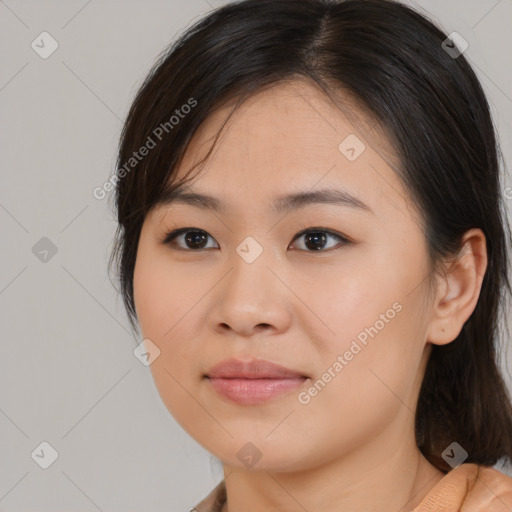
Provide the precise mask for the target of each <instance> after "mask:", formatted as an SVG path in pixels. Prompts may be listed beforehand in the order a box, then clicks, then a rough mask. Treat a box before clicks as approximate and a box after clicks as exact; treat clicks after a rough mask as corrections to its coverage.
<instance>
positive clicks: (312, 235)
mask: <svg viewBox="0 0 512 512" xmlns="http://www.w3.org/2000/svg"><path fill="white" fill-rule="evenodd" d="M319 239H320V240H321V241H322V247H323V244H324V243H325V240H326V236H325V235H324V234H322V233H308V234H307V235H306V247H307V248H308V249H317V250H318V249H321V248H322V247H318V246H317V245H313V246H312V247H310V245H309V243H308V242H309V241H311V240H314V241H315V242H318V240H319Z"/></svg>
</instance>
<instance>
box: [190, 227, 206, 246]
mask: <svg viewBox="0 0 512 512" xmlns="http://www.w3.org/2000/svg"><path fill="white" fill-rule="evenodd" d="M191 233H192V234H191ZM201 239H202V242H205V241H206V236H205V233H201V232H200V231H189V232H188V233H187V234H186V236H185V240H186V241H187V243H189V242H190V243H191V244H192V245H193V246H195V247H197V245H196V243H197V242H199V244H200V246H201V248H202V247H203V245H204V243H203V244H201V243H200V242H201Z"/></svg>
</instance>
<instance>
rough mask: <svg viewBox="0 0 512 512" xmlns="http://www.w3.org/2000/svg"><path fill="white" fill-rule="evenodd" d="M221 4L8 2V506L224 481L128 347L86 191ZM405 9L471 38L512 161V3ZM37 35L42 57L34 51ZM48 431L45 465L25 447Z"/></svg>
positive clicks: (197, 495) (132, 498)
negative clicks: (45, 38)
mask: <svg viewBox="0 0 512 512" xmlns="http://www.w3.org/2000/svg"><path fill="white" fill-rule="evenodd" d="M221 3H226V2H221V1H217V2H215V1H214V0H210V2H209V3H208V2H207V1H206V0H173V1H162V0H160V1H158V0H151V1H146V2H142V1H133V0H132V1H123V2H122V1H120V0H108V1H99V0H89V1H85V0H73V1H67V2H64V1H56V0H53V1H46V2H42V1H40V0H39V1H35V0H33V1H28V0H27V1H25V0H24V1H22V0H5V1H2V0H0V43H1V48H2V51H1V59H2V60H1V66H0V119H1V125H0V130H1V132H0V144H1V146H0V149H1V156H0V158H1V160H0V161H1V164H0V165H1V171H0V172H1V183H2V187H1V189H0V232H1V252H0V254H1V265H0V315H1V316H0V318H1V325H2V355H3V357H2V358H1V360H0V438H1V445H2V450H1V458H2V461H1V464H0V510H1V511H4V512H7V511H9V512H15V511H16V512H17V511H27V510H31V511H34V512H35V511H37V512H43V511H52V512H56V511H62V510H73V511H76V512H82V511H84V512H85V511H95V510H101V511H104V512H107V511H129V510H131V511H142V510H144V511H155V512H156V511H171V510H172V511H175V510H184V511H185V510H188V508H189V507H192V506H193V505H195V504H196V503H197V502H198V501H200V500H201V499H202V498H203V497H204V496H205V495H206V494H207V493H208V492H210V490H211V489H212V488H213V486H214V485H215V484H216V483H217V482H218V481H219V480H220V479H221V478H222V473H221V469H220V464H219V463H218V461H213V462H212V461H211V457H210V455H209V454H208V453H207V452H206V451H205V450H204V449H203V448H202V447H201V446H199V445H198V444H197V443H196V442H195V441H193V440H192V439H191V438H189V437H188V435H187V434H186V433H185V431H184V430H183V429H182V428H181V427H180V426H179V425H177V423H176V422H175V421H174V420H173V418H172V417H171V415H170V414H169V413H168V411H167V409H166V408H165V406H164V405H163V404H162V402H161V401H160V398H159V396H158V393H157V391H156V388H155V386H154V384H153V381H152V378H151V374H150V370H149V368H148V367H146V366H144V365H142V364H141V363H140V362H139V361H138V360H137V359H136V358H135V357H134V354H133V350H134V348H135V347H136V345H137V344H138V343H139V342H140V341H141V340H136V339H134V337H133V336H132V335H131V333H130V330H129V327H128V321H127V319H126V316H125V312H124V310H123V307H122V303H121V300H120V297H118V296H117V295H116V292H115V290H114V288H113V286H112V284H111V283H110V281H109V279H108V275H107V259H108V255H109V251H110V249H111V241H112V237H113V234H114V230H115V226H116V224H115V221H114V218H113V215H112V212H111V211H110V210H109V207H108V204H107V200H106V199H104V200H101V201H100V200H97V199H95V198H94V197H93V195H92V190H93V189H94V188H95V187H96V186H101V185H102V184H103V183H104V181H105V180H106V179H107V178H108V176H109V175H110V174H111V173H112V172H113V171H114V169H115V158H116V147H117V141H118V137H119V134H120V129H121V125H122V120H123V119H124V116H125V115H126V113H127V111H128V108H129V106H130V102H131V100H132V99H133V96H134V94H135V92H136V90H137V88H138V86H139V85H140V84H141V82H142V80H143V78H144V76H145V75H146V73H147V72H148V71H149V69H150V67H151V65H152V64H153V62H154V60H155V59H156V57H157V55H158V54H159V53H160V52H161V51H162V50H163V49H164V48H165V47H166V46H167V45H168V44H169V43H170V42H171V40H173V39H174V38H175V37H176V35H177V34H178V33H180V32H181V31H182V30H184V29H185V28H186V27H187V26H189V25H190V24H191V23H192V22H193V21H194V20H196V19H197V18H198V17H200V16H202V15H204V14H205V13H206V12H207V11H209V10H211V9H212V7H215V6H219V5H221ZM409 3H411V4H413V5H415V6H416V7H418V8H419V9H420V11H422V12H424V13H426V14H429V15H430V16H431V18H432V19H433V20H434V21H437V22H438V23H439V24H441V26H442V27H443V28H444V30H445V31H446V32H447V33H450V32H452V31H457V32H459V33H460V34H461V35H462V36H463V37H464V38H465V39H466V40H467V41H468V43H469V48H468V50H467V51H466V52H465V55H466V56H467V57H468V58H469V60H470V62H471V63H472V65H473V67H474V69H475V71H476V72H477V74H478V76H479V77H480V79H481V81H482V84H483V86H484V89H485V91H486V93H487V94H488V97H489V99H490V102H491V104H492V110H493V115H494V116H495V120H496V123H497V126H498V130H499V133H500V136H501V141H502V147H503V153H504V157H505V159H506V161H507V162H510V161H511V145H510V141H511V140H512V137H511V129H512V128H511V119H512V115H511V113H512V99H511V97H512V76H511V60H512V59H511V54H512V52H511V51H510V50H511V48H512V30H511V29H512V26H511V25H512V2H511V1H510V0H500V1H497V0H478V1H476V0H473V1H463V0H457V1H450V2H447V1H445V0H424V1H415V2H409ZM43 31H47V32H49V33H50V34H51V35H52V37H53V38H54V39H55V40H56V41H57V42H58V45H59V46H58V49H57V50H56V51H55V52H54V53H53V54H52V55H51V56H50V57H49V58H47V59H43V58H41V57H40V56H39V55H38V54H37V53H36V52H35V51H34V50H33V49H32V47H31V43H32V41H33V40H35V39H36V37H37V36H38V35H39V34H40V33H41V32H43ZM505 185H506V186H511V185H512V181H511V178H510V175H508V176H507V178H506V183H505ZM511 206H512V199H509V200H508V208H509V209H510V208H511ZM43 237H47V238H48V239H50V240H51V242H52V243H53V244H54V246H55V247H56V249H57V252H56V254H54V255H52V253H51V251H50V252H49V253H48V255H47V256H46V260H47V261H45V262H43V261H41V260H40V259H39V258H41V257H43V253H40V255H39V257H36V254H34V252H33V247H34V246H35V245H36V244H37V243H38V242H39V241H40V239H41V238H43ZM45 243H48V242H47V241H46V242H45V241H43V242H39V244H43V245H42V246H41V247H42V248H43V249H44V248H45V246H44V244H45ZM41 247H40V246H39V245H38V246H36V248H39V249H40V250H42V249H41ZM36 252H37V251H36ZM511 359H512V351H511V350H510V347H509V352H508V361H509V363H510V361H511ZM506 378H507V382H508V385H509V386H511V387H512V384H511V378H510V364H509V369H508V370H507V372H506ZM43 441H46V442H48V443H50V445H51V446H53V448H54V449H55V450H56V451H57V452H58V458H57V460H56V461H55V462H54V463H53V464H52V465H51V466H50V467H49V468H48V469H42V468H41V467H40V466H39V465H38V464H36V462H35V460H36V459H37V457H36V456H34V459H33V458H32V456H31V454H32V453H33V452H34V450H35V449H36V448H38V447H39V445H40V443H41V442H43ZM46 453H47V454H48V453H49V452H48V451H46ZM40 459H41V457H40Z"/></svg>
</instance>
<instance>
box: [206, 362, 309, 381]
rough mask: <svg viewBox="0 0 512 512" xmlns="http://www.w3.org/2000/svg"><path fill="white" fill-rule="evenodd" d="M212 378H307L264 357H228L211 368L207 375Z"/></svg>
mask: <svg viewBox="0 0 512 512" xmlns="http://www.w3.org/2000/svg"><path fill="white" fill-rule="evenodd" d="M205 376H206V377H208V378H210V379H214V378H221V379H274V380H275V379H298V378H307V375H304V374H303V373H302V372H300V371H295V370H291V369H289V368H286V367H284V366H281V365H279V364H275V363H271V362H270V361H266V360H264V359H252V360H250V361H241V360H239V359H233V358H232V359H226V360H225V361H222V362H221V363H219V364H217V365H215V366H214V367H213V368H211V369H210V370H209V371H208V373H207V374H206V375H205Z"/></svg>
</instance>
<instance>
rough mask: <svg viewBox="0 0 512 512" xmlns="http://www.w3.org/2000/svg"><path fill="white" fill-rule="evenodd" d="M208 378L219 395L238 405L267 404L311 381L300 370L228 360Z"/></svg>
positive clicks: (266, 363)
mask: <svg viewBox="0 0 512 512" xmlns="http://www.w3.org/2000/svg"><path fill="white" fill-rule="evenodd" d="M204 377H205V378H206V379H207V382H208V383H209V385H211V386H212V389H213V390H215V391H216V392H217V393H218V395H220V396H222V397H223V398H224V399H227V400H229V401H230V402H231V403H235V404H238V405H258V404H263V403H264V402H267V401H268V400H271V399H274V398H277V397H278V396H281V395H286V394H290V393H291V392H292V391H294V390H296V389H297V388H298V387H301V386H303V385H305V384H304V383H305V382H306V381H307V380H308V379H309V377H307V376H306V375H303V374H302V373H301V372H299V371H295V370H290V369H289V368H285V367H284V366H281V365H279V364H275V363H271V362H270V361H266V360H263V359H253V360H251V361H240V360H239V359H227V360H226V361H222V362H221V363H219V364H217V365H216V366H214V367H213V368H212V369H211V370H210V371H209V372H208V373H207V374H206V375H205V376H204Z"/></svg>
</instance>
